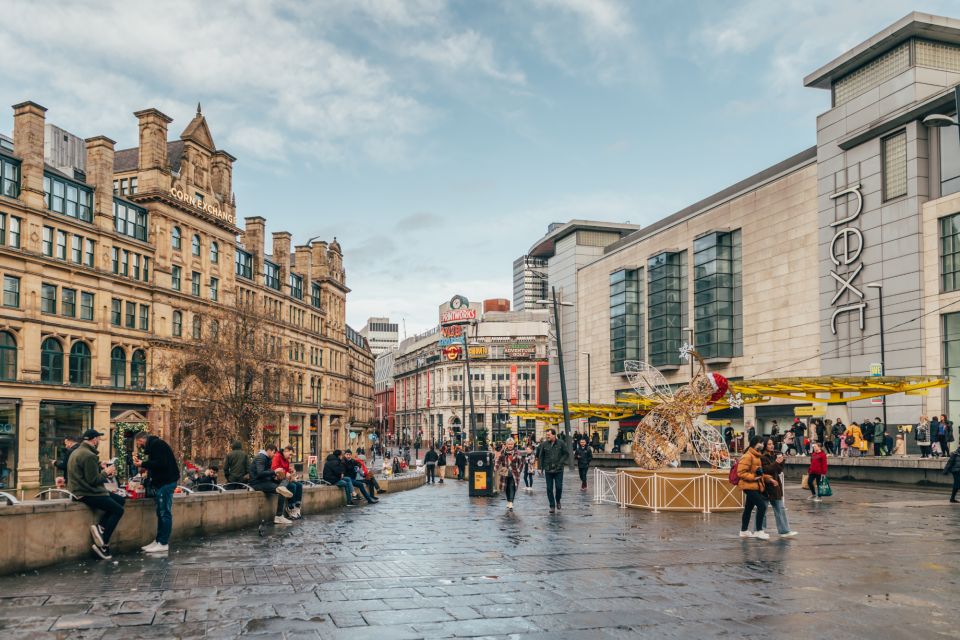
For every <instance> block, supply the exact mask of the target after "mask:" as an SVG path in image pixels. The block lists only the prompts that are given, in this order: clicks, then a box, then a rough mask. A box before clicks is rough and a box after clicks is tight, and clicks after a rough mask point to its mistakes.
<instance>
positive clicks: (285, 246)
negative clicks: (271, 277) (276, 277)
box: [273, 231, 293, 289]
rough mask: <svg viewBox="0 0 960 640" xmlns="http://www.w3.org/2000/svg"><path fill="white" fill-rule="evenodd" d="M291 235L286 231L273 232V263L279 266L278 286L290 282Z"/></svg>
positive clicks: (283, 285)
mask: <svg viewBox="0 0 960 640" xmlns="http://www.w3.org/2000/svg"><path fill="white" fill-rule="evenodd" d="M292 238H293V236H291V235H290V234H289V233H288V232H286V231H276V232H274V234H273V263H274V264H276V265H277V266H278V267H280V288H281V289H283V288H284V287H286V286H288V285H289V283H290V277H289V276H290V244H291V242H290V241H291V239H292Z"/></svg>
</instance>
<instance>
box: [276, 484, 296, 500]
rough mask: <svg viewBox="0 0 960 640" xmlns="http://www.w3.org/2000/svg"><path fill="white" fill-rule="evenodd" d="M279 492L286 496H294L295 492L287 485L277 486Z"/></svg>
mask: <svg viewBox="0 0 960 640" xmlns="http://www.w3.org/2000/svg"><path fill="white" fill-rule="evenodd" d="M277 493H279V494H280V495H282V496H283V497H284V498H292V497H293V492H292V491H290V489H287V488H286V487H277Z"/></svg>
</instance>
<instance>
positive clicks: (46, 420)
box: [40, 402, 106, 485]
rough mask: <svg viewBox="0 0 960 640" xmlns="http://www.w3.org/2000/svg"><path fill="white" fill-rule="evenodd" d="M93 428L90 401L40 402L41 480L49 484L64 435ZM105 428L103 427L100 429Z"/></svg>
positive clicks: (50, 483) (78, 434)
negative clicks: (87, 402)
mask: <svg viewBox="0 0 960 640" xmlns="http://www.w3.org/2000/svg"><path fill="white" fill-rule="evenodd" d="M92 428H93V405H90V404H74V403H65V402H64V403H61V402H41V403H40V484H42V485H52V484H53V481H54V478H55V477H56V474H57V470H56V468H54V466H53V462H54V461H55V460H56V459H57V454H58V453H59V452H60V450H61V449H62V448H63V438H64V436H67V435H74V436H77V437H78V438H79V436H80V434H81V433H83V432H84V431H86V430H87V429H92ZM100 430H101V431H106V429H100Z"/></svg>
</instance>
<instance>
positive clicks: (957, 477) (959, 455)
mask: <svg viewBox="0 0 960 640" xmlns="http://www.w3.org/2000/svg"><path fill="white" fill-rule="evenodd" d="M943 473H944V474H953V491H951V492H950V502H957V491H958V490H960V448H958V449H957V450H956V451H954V452H953V454H952V455H951V456H950V459H949V460H947V465H946V466H945V467H944V468H943Z"/></svg>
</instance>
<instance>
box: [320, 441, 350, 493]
mask: <svg viewBox="0 0 960 640" xmlns="http://www.w3.org/2000/svg"><path fill="white" fill-rule="evenodd" d="M342 455H343V452H342V451H340V449H337V450H336V451H334V452H333V453H331V454H330V455H328V456H327V459H326V460H324V462H323V481H324V482H326V483H327V484H330V485H332V486H335V487H341V488H343V494H344V495H345V496H346V498H347V506H348V507H352V506H353V481H352V480H351V479H350V478H349V477H348V476H347V475H346V468H345V467H344V466H343V460H341V459H340V456H342Z"/></svg>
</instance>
